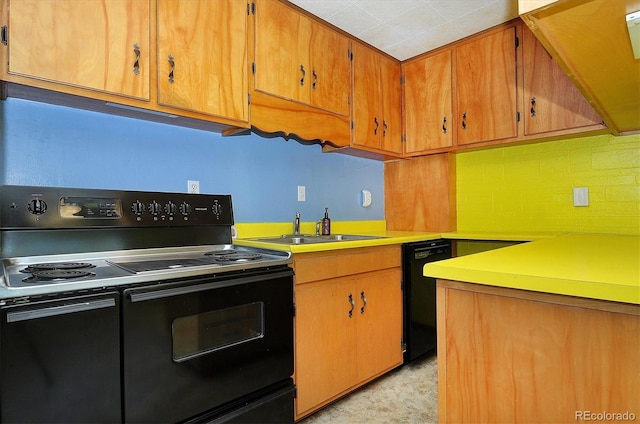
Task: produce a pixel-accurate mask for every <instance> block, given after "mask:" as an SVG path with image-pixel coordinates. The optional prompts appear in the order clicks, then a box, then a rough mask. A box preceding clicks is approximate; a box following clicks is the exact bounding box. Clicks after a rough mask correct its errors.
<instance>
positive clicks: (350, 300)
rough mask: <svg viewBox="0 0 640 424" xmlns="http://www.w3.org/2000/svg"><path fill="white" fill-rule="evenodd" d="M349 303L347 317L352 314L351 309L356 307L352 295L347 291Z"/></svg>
mask: <svg viewBox="0 0 640 424" xmlns="http://www.w3.org/2000/svg"><path fill="white" fill-rule="evenodd" d="M349 303H350V304H351V309H350V310H349V318H351V317H352V316H353V310H354V309H355V308H356V302H354V301H353V295H352V294H351V293H349Z"/></svg>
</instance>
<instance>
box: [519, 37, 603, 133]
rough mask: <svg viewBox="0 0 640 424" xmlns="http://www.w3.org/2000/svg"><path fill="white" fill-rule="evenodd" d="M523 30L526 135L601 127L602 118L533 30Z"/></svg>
mask: <svg viewBox="0 0 640 424" xmlns="http://www.w3.org/2000/svg"><path fill="white" fill-rule="evenodd" d="M523 28H524V29H523V43H522V47H523V56H524V99H525V110H524V111H523V114H524V133H525V135H534V134H543V133H547V132H551V131H559V130H566V129H571V128H580V127H587V126H591V125H599V124H601V123H602V118H600V116H599V115H598V113H596V111H595V110H594V109H593V107H591V105H590V104H589V102H587V100H586V99H585V98H584V96H583V95H582V93H580V91H578V89H577V88H576V86H575V85H574V84H573V82H572V81H571V80H570V79H569V77H568V76H567V74H565V73H564V71H563V70H562V69H561V68H560V66H559V65H558V64H557V63H556V62H555V61H554V60H553V58H552V57H551V56H550V55H549V54H548V53H547V51H546V50H545V49H544V47H543V46H542V44H540V42H539V41H538V39H537V38H536V37H535V36H534V35H533V33H532V32H531V30H530V29H529V28H528V27H526V26H524V25H523Z"/></svg>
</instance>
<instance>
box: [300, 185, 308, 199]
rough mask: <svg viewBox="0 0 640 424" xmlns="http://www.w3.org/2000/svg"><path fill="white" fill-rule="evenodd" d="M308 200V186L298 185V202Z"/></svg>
mask: <svg viewBox="0 0 640 424" xmlns="http://www.w3.org/2000/svg"><path fill="white" fill-rule="evenodd" d="M306 201H307V188H306V187H305V186H298V202H306Z"/></svg>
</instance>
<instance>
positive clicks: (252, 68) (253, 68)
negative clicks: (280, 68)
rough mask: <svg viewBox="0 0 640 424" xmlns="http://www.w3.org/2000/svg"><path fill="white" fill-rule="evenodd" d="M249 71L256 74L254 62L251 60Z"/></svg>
mask: <svg viewBox="0 0 640 424" xmlns="http://www.w3.org/2000/svg"><path fill="white" fill-rule="evenodd" d="M251 72H253V75H255V74H256V62H251Z"/></svg>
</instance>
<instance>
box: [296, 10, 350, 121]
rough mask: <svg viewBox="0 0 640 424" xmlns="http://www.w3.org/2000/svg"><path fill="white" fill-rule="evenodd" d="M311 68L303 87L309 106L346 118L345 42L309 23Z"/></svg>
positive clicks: (347, 65) (347, 73)
mask: <svg viewBox="0 0 640 424" xmlns="http://www.w3.org/2000/svg"><path fill="white" fill-rule="evenodd" d="M310 46H311V48H310V51H311V56H310V60H311V64H310V69H309V71H308V72H307V75H306V79H307V81H306V85H307V87H308V89H309V90H310V93H311V104H312V105H313V106H317V107H319V108H321V109H324V110H328V111H329V112H333V113H338V114H340V115H343V116H349V87H350V84H349V82H350V77H351V73H350V69H351V64H350V60H349V40H348V39H347V38H346V37H345V36H343V35H341V34H340V33H338V32H336V31H334V30H332V29H329V28H327V27H325V26H324V25H321V24H318V23H315V22H312V23H311V41H310Z"/></svg>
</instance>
